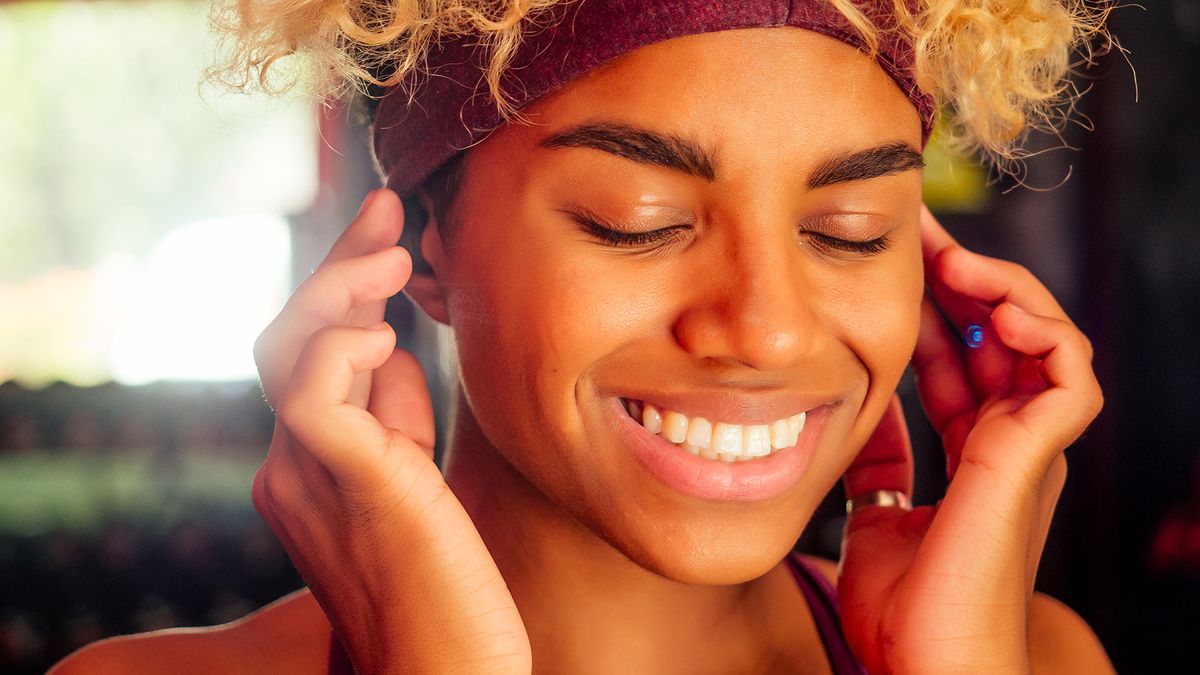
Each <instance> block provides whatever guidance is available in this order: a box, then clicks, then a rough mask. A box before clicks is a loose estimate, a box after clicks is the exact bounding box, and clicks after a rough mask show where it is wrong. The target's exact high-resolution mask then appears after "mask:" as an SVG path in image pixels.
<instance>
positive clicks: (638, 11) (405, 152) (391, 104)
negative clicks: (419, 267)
mask: <svg viewBox="0 0 1200 675" xmlns="http://www.w3.org/2000/svg"><path fill="white" fill-rule="evenodd" d="M859 7H860V8H861V9H863V10H864V11H865V12H866V14H867V17H868V18H870V19H871V20H872V22H873V23H874V24H875V25H876V26H878V27H879V50H878V55H877V57H876V60H877V62H878V63H879V65H880V66H881V67H882V68H883V69H884V70H885V71H887V74H888V75H890V76H891V77H892V79H893V80H895V81H896V84H898V85H900V88H901V89H902V90H903V91H904V93H905V95H907V96H908V98H909V100H911V101H912V103H913V105H914V106H916V108H917V112H918V113H919V114H920V116H921V125H922V131H923V133H922V137H921V140H922V143H924V142H925V141H926V140H928V138H929V134H930V132H931V131H932V129H933V119H934V110H935V104H934V101H933V97H932V96H930V95H928V94H926V93H924V92H922V91H921V90H920V88H919V87H918V86H917V83H916V79H915V77H914V74H913V72H912V71H913V50H912V45H911V44H909V43H908V42H907V40H905V39H904V38H903V37H901V36H900V35H898V32H897V31H896V30H893V29H892V27H894V25H895V20H894V18H893V17H892V15H891V11H892V10H891V7H892V2H891V1H890V0H873V1H872V2H869V3H860V4H859ZM535 22H536V23H537V24H538V25H539V26H547V27H546V28H543V29H535V30H533V31H531V32H530V33H528V34H527V35H526V36H525V39H524V41H523V42H522V43H521V47H520V48H519V49H518V51H517V54H516V56H515V57H514V59H513V61H512V65H511V66H510V67H509V69H508V70H507V71H506V74H505V79H504V81H503V82H504V91H505V92H506V93H507V95H508V96H509V97H510V98H511V102H512V104H513V106H514V108H515V109H517V110H520V109H522V108H524V107H525V106H527V105H529V104H530V103H531V102H533V101H534V100H536V99H538V98H540V97H542V96H544V95H546V94H548V93H550V92H551V91H554V90H555V89H558V88H559V87H561V86H563V85H564V84H566V83H567V82H570V81H571V80H573V79H575V78H576V77H578V76H580V75H582V74H583V73H586V72H587V71H589V70H591V69H592V68H595V67H596V66H598V65H600V64H603V63H605V62H606V61H609V60H612V59H614V58H616V57H618V56H621V55H622V54H625V53H626V52H630V51H633V50H634V49H637V48H638V47H642V46H645V45H648V44H652V43H654V42H660V41H662V40H669V39H671V38H675V37H681V36H684V35H693V34H696V33H710V32H715V31H720V30H731V29H736V28H758V27H768V26H794V27H797V28H804V29H807V30H811V31H815V32H817V33H821V34H823V35H828V36H830V37H833V38H836V39H838V40H841V41H843V42H846V43H848V44H850V45H852V46H854V47H856V48H858V49H863V50H864V51H865V47H864V43H863V40H862V37H861V36H860V35H859V33H858V31H857V30H856V29H855V28H854V27H853V26H852V25H851V24H850V22H849V21H847V20H846V18H845V16H843V15H842V13H841V12H839V11H838V10H836V9H834V8H833V7H832V6H831V5H830V4H829V1H828V0H725V1H723V2H721V1H717V2H713V1H706V0H574V1H572V2H567V3H565V4H564V5H562V6H558V7H555V8H552V9H550V10H547V14H546V15H542V16H539V17H537V18H536V20H535ZM474 42H475V41H474V40H472V39H471V38H470V37H467V38H456V39H453V40H449V41H447V42H445V43H443V44H442V45H441V46H440V47H438V48H435V49H434V50H433V52H432V53H431V54H430V55H429V58H428V65H429V71H430V73H431V75H430V76H429V77H428V78H427V79H426V80H425V81H424V82H422V83H421V84H420V86H419V87H418V88H417V90H416V93H415V96H414V98H413V103H412V105H409V104H408V96H407V95H406V94H405V92H403V91H400V90H398V89H396V88H393V89H390V90H389V91H388V92H387V93H386V94H385V95H384V96H383V99H382V100H381V101H380V103H379V108H378V110H377V111H376V113H375V126H374V135H375V157H376V158H377V159H378V161H379V167H380V170H381V171H382V172H383V175H384V177H385V180H386V183H387V186H388V187H389V188H391V189H392V190H395V191H396V192H397V193H398V194H400V195H401V196H408V195H409V193H411V192H412V191H413V190H414V189H416V187H417V186H419V185H420V184H421V182H422V181H424V180H425V179H426V178H428V177H429V175H430V174H432V173H433V172H434V171H436V170H437V168H438V167H440V166H441V165H442V164H444V163H445V162H446V161H447V160H449V159H450V158H451V157H453V156H454V155H455V154H457V153H458V152H459V151H461V150H464V149H466V148H467V147H470V146H471V145H473V144H474V143H477V142H479V141H480V140H482V139H483V138H484V137H486V136H487V134H488V133H489V132H490V131H492V130H493V129H495V128H496V127H498V126H500V125H501V124H502V123H503V119H502V118H501V116H500V113H499V111H498V110H497V109H496V104H495V101H493V100H492V98H491V97H490V96H488V95H487V88H486V86H484V85H483V84H482V83H481V80H482V73H483V72H484V66H485V63H486V62H485V58H486V54H484V53H482V50H480V49H477V48H475V47H474Z"/></svg>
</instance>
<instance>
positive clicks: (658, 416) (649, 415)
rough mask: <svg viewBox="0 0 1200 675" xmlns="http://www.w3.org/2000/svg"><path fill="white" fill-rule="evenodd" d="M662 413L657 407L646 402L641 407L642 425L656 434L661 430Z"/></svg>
mask: <svg viewBox="0 0 1200 675" xmlns="http://www.w3.org/2000/svg"><path fill="white" fill-rule="evenodd" d="M662 422H663V420H662V413H661V412H659V411H658V408H656V407H654V406H653V405H651V404H649V403H647V404H646V405H645V407H644V408H643V409H642V426H644V427H646V429H648V430H649V431H650V433H652V434H657V433H658V432H660V431H662Z"/></svg>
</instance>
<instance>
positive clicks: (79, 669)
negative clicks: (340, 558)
mask: <svg viewBox="0 0 1200 675" xmlns="http://www.w3.org/2000/svg"><path fill="white" fill-rule="evenodd" d="M329 643H330V628H329V623H328V621H326V619H325V615H324V613H322V612H321V608H320V607H319V606H318V605H317V603H316V601H315V600H314V599H313V597H312V594H310V593H309V592H308V591H307V590H302V591H297V592H296V593H293V594H291V595H288V596H285V597H283V598H281V599H279V600H277V601H275V602H273V603H271V604H269V605H267V606H266V607H263V608H262V609H260V610H258V611H256V612H254V613H253V614H250V615H249V616H246V617H244V618H242V619H238V620H237V621H234V622H232V623H228V624H224V625H220V626H212V627H208V628H177V629H170V630H161V631H155V632H152V633H142V634H138V635H125V636H121V637H115V638H109V639H107V640H101V641H99V642H96V643H93V644H90V645H88V646H86V647H83V648H82V649H80V650H78V651H76V652H75V653H73V654H71V655H70V656H68V657H67V658H65V659H63V660H62V661H61V662H59V663H58V665H56V666H55V667H54V668H52V669H51V670H50V673H49V674H48V675H82V674H85V673H86V674H88V675H109V674H110V673H111V674H112V675H117V674H120V675H155V674H157V673H172V674H173V675H174V674H180V675H186V674H187V673H231V674H236V673H279V672H286V673H297V674H298V675H302V674H304V673H314V674H316V673H325V672H326V664H327V663H328V658H329Z"/></svg>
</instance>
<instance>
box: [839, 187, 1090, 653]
mask: <svg viewBox="0 0 1200 675" xmlns="http://www.w3.org/2000/svg"><path fill="white" fill-rule="evenodd" d="M921 230H922V232H921V235H922V236H921V239H922V247H923V249H924V254H925V265H926V279H927V282H928V286H929V289H930V291H931V292H932V294H933V299H932V300H931V299H930V298H929V297H928V295H927V296H926V298H925V300H924V305H923V307H922V318H921V331H920V337H919V338H918V344H917V348H916V351H915V353H914V355H913V365H914V368H915V371H916V376H917V385H918V391H919V393H920V396H921V402H922V404H923V406H924V408H925V411H926V414H927V415H928V416H929V419H930V421H931V422H932V423H933V426H934V427H935V428H936V429H937V430H938V433H939V434H940V435H941V437H942V443H943V446H944V448H945V452H946V460H947V474H948V476H949V478H950V483H949V486H948V488H947V490H946V494H945V497H944V498H943V499H942V500H941V501H940V502H939V503H938V504H937V505H936V506H921V507H917V508H915V509H912V510H911V511H910V510H907V509H906V508H903V507H900V506H865V507H862V508H859V509H857V510H856V511H855V513H854V514H853V515H852V516H851V517H850V518H849V521H848V522H847V526H846V533H845V537H844V538H843V551H842V559H841V563H840V570H839V579H838V595H839V599H840V602H841V608H842V623H843V627H844V629H845V632H846V637H847V639H848V640H849V642H850V645H851V647H852V648H853V649H854V651H855V653H856V655H857V656H858V658H859V659H860V660H861V661H862V663H863V664H864V665H865V666H866V667H867V669H868V670H869V671H870V672H872V673H892V672H901V673H911V672H919V673H938V672H954V673H963V672H970V673H984V672H1029V671H1030V669H1031V664H1030V657H1029V645H1028V639H1027V633H1026V624H1027V621H1028V616H1029V607H1030V600H1031V598H1032V596H1033V584H1034V579H1035V577H1036V575H1037V568H1038V562H1039V560H1040V558H1041V554H1042V547H1043V546H1044V544H1045V541H1046V535H1047V532H1048V530H1049V527H1050V520H1051V517H1052V516H1053V513H1054V507H1055V504H1056V503H1057V502H1058V497H1059V494H1060V492H1061V490H1062V486H1063V483H1064V481H1065V479H1066V458H1065V457H1064V455H1063V451H1064V450H1065V449H1066V448H1067V446H1069V445H1070V444H1071V443H1072V442H1074V441H1075V440H1076V439H1077V438H1078V437H1079V436H1080V434H1082V433H1083V431H1084V429H1085V428H1086V427H1087V426H1088V424H1089V423H1091V421H1092V420H1093V419H1094V418H1095V417H1096V415H1097V414H1098V413H1099V411H1100V407H1101V404H1102V400H1103V399H1102V397H1101V393H1100V387H1099V384H1098V383H1097V381H1096V377H1095V374H1094V373H1093V371H1092V365H1091V361H1092V347H1091V344H1090V342H1089V341H1088V339H1087V338H1086V337H1085V336H1084V335H1083V333H1081V332H1080V331H1079V329H1078V328H1077V327H1076V326H1075V325H1074V324H1073V323H1072V322H1071V320H1070V319H1069V318H1068V317H1067V315H1066V314H1065V313H1064V312H1063V310H1062V308H1061V307H1060V306H1059V304H1058V303H1057V302H1056V301H1055V300H1054V298H1053V296H1052V295H1051V294H1050V292H1049V291H1048V290H1046V287H1045V286H1043V285H1042V284H1041V283H1040V282H1039V281H1038V280H1037V279H1035V278H1034V277H1033V275H1032V274H1030V273H1029V272H1028V271H1027V270H1025V269H1024V268H1022V267H1020V266H1019V265H1016V264H1013V263H1009V262H1005V261H1001V260H996V259H994V258H988V257H985V256H982V255H979V254H976V253H972V252H970V251H967V250H966V249H964V248H962V247H961V246H959V245H958V244H957V243H956V242H955V241H954V239H953V238H951V237H950V235H949V234H948V233H947V232H946V231H945V230H944V229H943V228H942V227H941V225H939V224H938V223H937V221H936V220H935V219H934V218H933V216H932V214H930V213H929V212H928V210H926V209H922V216H921ZM934 300H936V302H937V304H938V306H940V307H941V308H942V309H943V310H944V311H945V313H946V316H947V317H949V319H950V321H951V322H952V323H954V324H955V325H956V326H957V327H958V329H959V330H960V331H961V330H965V329H966V328H967V327H968V326H970V325H979V326H982V327H983V331H984V337H983V342H982V344H981V345H980V346H978V347H967V346H964V344H963V342H962V339H961V337H960V336H959V335H955V334H952V332H951V330H950V329H949V328H948V327H947V326H946V322H945V321H944V319H943V318H942V316H941V314H940V313H939V312H938V309H937V307H935V306H934V305H933V304H932V302H933V301H934ZM960 335H961V333H960ZM845 486H846V491H847V495H848V496H850V497H860V496H863V495H866V494H868V493H870V492H873V491H875V490H897V491H900V492H903V493H904V494H905V495H911V494H912V453H911V448H910V446H909V441H908V433H907V430H906V428H905V426H904V418H903V413H902V411H901V410H900V405H899V402H898V400H893V402H892V404H891V405H890V406H889V409H888V410H887V412H886V413H885V414H884V416H883V419H882V421H881V422H880V424H879V427H878V429H877V430H876V432H875V434H874V436H873V437H872V438H871V439H870V440H869V441H868V443H867V445H866V446H865V447H864V448H863V450H862V452H861V453H860V454H859V456H858V457H857V458H856V459H855V461H854V463H853V464H852V465H851V467H850V469H849V471H847V473H846V476H845Z"/></svg>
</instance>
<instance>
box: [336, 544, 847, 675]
mask: <svg viewBox="0 0 1200 675" xmlns="http://www.w3.org/2000/svg"><path fill="white" fill-rule="evenodd" d="M787 563H788V569H790V570H791V571H792V576H794V577H795V578H796V583H797V584H798V585H799V586H800V591H801V592H803V593H804V599H805V601H807V602H808V607H809V611H811V612H812V615H813V621H814V622H815V623H816V625H817V632H818V633H820V635H821V642H822V644H824V645H825V654H826V656H828V657H829V666H830V669H831V670H832V671H833V673H834V675H866V672H867V671H866V669H865V668H863V667H862V665H861V664H859V662H858V661H857V660H856V659H855V658H854V654H853V653H851V651H850V645H848V644H847V643H846V636H845V635H843V634H842V622H841V620H840V619H839V618H838V601H837V591H836V590H835V589H834V588H833V586H831V585H830V583H829V581H828V580H826V579H825V577H824V576H823V575H822V574H821V573H820V571H818V570H817V569H816V568H814V567H813V566H812V565H811V564H809V563H808V562H807V561H805V560H804V558H803V557H801V555H800V554H799V553H795V552H793V553H792V554H791V555H789V556H788V557H787ZM353 673H354V669H353V668H352V667H351V665H350V659H349V658H348V657H347V656H346V652H345V651H344V650H343V649H342V645H341V643H340V642H338V639H337V636H336V635H334V636H332V637H331V640H330V645H329V675H353Z"/></svg>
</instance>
